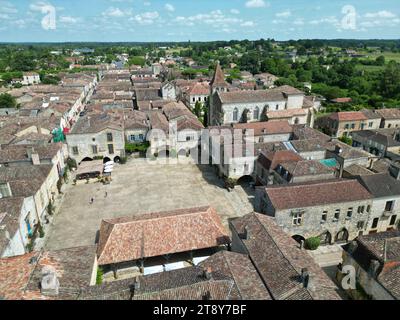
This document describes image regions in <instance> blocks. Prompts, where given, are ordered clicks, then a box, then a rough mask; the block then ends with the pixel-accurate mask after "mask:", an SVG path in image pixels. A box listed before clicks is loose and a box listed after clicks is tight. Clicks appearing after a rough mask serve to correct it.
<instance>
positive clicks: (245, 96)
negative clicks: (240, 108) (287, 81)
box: [218, 86, 306, 113]
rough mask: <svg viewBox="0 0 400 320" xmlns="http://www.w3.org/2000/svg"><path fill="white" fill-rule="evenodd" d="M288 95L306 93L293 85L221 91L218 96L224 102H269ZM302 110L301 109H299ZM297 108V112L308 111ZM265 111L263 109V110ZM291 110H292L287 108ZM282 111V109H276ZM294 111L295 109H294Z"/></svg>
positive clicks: (262, 106) (279, 99)
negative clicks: (264, 88) (266, 88)
mask: <svg viewBox="0 0 400 320" xmlns="http://www.w3.org/2000/svg"><path fill="white" fill-rule="evenodd" d="M288 95H304V92H302V91H300V90H298V89H296V88H293V87H291V86H281V87H278V88H274V89H268V90H251V91H247V90H246V91H243V90H238V91H231V92H219V93H218V97H219V99H220V100H221V102H222V103H251V102H252V103H257V102H258V103H260V104H261V103H268V102H273V101H285V100H286V99H287V97H288ZM260 108H264V105H260ZM299 110H300V111H299ZM301 110H302V109H296V112H297V113H299V112H306V110H304V111H301ZM261 111H263V110H261ZM285 111H288V112H289V111H291V110H285ZM274 112H275V113H276V112H280V111H274ZM293 112H294V111H293ZM271 113H273V112H271Z"/></svg>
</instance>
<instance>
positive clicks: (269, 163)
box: [258, 150, 303, 170]
mask: <svg viewBox="0 0 400 320" xmlns="http://www.w3.org/2000/svg"><path fill="white" fill-rule="evenodd" d="M301 160H303V158H302V157H300V156H299V155H298V154H297V153H295V152H293V151H291V150H279V151H271V152H261V154H260V156H259V157H258V162H259V163H260V164H261V165H262V166H263V167H264V168H265V169H267V170H273V169H275V168H276V166H277V165H278V164H279V163H281V162H288V161H294V162H297V161H301Z"/></svg>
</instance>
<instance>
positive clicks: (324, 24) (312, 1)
mask: <svg viewBox="0 0 400 320" xmlns="http://www.w3.org/2000/svg"><path fill="white" fill-rule="evenodd" d="M259 38H265V39H266V38H275V39H277V40H288V39H305V38H320V39H326V38H328V39H332V38H359V39H371V38H379V39H381V38H382V39H399V38H400V3H399V0H379V1H378V0H345V1H342V0H68V1H66V0H41V1H38V0H9V1H8V0H0V42H44V41H45V42H61V41H187V40H192V41H207V40H231V39H259Z"/></svg>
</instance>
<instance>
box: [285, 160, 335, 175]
mask: <svg viewBox="0 0 400 320" xmlns="http://www.w3.org/2000/svg"><path fill="white" fill-rule="evenodd" d="M279 164H280V165H281V166H282V167H283V168H284V169H285V170H286V171H288V172H289V173H290V174H291V175H292V176H293V177H302V176H313V175H319V174H332V173H333V172H334V171H335V170H334V169H332V168H328V167H327V166H325V165H323V164H322V163H320V162H319V161H316V160H300V161H289V162H280V163H279Z"/></svg>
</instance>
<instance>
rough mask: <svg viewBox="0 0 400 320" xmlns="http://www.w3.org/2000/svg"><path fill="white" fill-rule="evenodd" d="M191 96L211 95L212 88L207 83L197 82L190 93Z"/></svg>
mask: <svg viewBox="0 0 400 320" xmlns="http://www.w3.org/2000/svg"><path fill="white" fill-rule="evenodd" d="M189 94H190V95H209V94H210V87H209V85H208V83H206V82H197V83H196V84H195V85H194V86H193V87H192V88H191V90H190V91H189Z"/></svg>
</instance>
